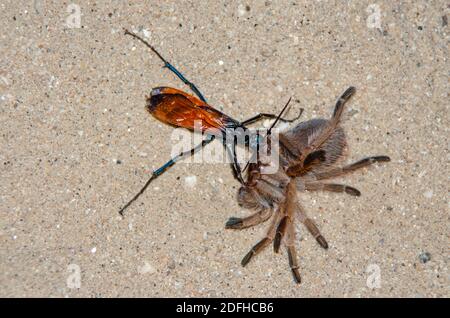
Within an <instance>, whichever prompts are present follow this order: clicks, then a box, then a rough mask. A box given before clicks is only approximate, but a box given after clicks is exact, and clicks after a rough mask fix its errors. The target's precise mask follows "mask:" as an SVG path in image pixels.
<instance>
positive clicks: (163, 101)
mask: <svg viewBox="0 0 450 318" xmlns="http://www.w3.org/2000/svg"><path fill="white" fill-rule="evenodd" d="M147 110H148V111H149V112H150V114H152V115H153V116H154V117H155V118H157V119H158V120H160V121H162V122H164V123H167V124H170V125H173V126H177V127H183V128H187V129H190V130H193V129H194V124H197V125H198V124H200V127H199V128H201V130H202V131H205V130H207V129H208V130H209V132H213V133H220V132H224V131H225V128H227V127H237V126H239V122H237V121H235V120H234V119H232V118H231V117H229V116H227V115H225V114H224V113H222V112H220V111H218V110H217V109H215V108H213V107H211V106H209V105H208V104H207V103H205V102H203V101H201V100H200V99H198V98H197V97H195V96H192V95H189V94H187V93H185V92H183V91H180V90H178V89H175V88H171V87H157V88H154V89H152V92H151V95H150V97H149V98H147Z"/></svg>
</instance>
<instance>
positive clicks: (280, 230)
mask: <svg viewBox="0 0 450 318" xmlns="http://www.w3.org/2000/svg"><path fill="white" fill-rule="evenodd" d="M288 223H291V220H290V218H289V216H287V215H285V216H284V217H283V218H282V219H281V221H280V223H279V224H278V227H277V231H276V234H275V239H274V240H273V250H274V252H275V253H278V251H279V250H280V245H281V240H282V239H283V237H284V235H285V234H286V229H287V227H288V226H289V224H288Z"/></svg>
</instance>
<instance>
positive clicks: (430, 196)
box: [423, 190, 433, 199]
mask: <svg viewBox="0 0 450 318" xmlns="http://www.w3.org/2000/svg"><path fill="white" fill-rule="evenodd" d="M423 195H424V197H425V198H427V199H431V198H432V197H433V191H432V190H428V191H425V192H424V193H423Z"/></svg>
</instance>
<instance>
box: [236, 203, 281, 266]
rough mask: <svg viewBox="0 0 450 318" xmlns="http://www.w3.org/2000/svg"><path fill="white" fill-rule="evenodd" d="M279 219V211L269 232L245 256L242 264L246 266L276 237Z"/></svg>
mask: <svg viewBox="0 0 450 318" xmlns="http://www.w3.org/2000/svg"><path fill="white" fill-rule="evenodd" d="M278 220H279V212H278V211H277V212H276V213H275V217H274V218H273V220H272V223H271V224H270V227H269V229H268V230H267V234H266V237H265V238H263V239H262V240H261V241H259V242H258V243H256V244H255V245H254V246H253V247H252V249H251V250H250V251H249V252H248V253H247V254H246V255H245V256H244V258H243V259H242V261H241V265H242V266H245V265H247V264H248V262H250V260H251V259H252V258H253V257H254V256H255V255H257V254H258V253H260V252H261V251H262V250H263V249H264V248H265V247H267V246H268V245H269V244H270V243H271V242H272V241H273V239H274V237H275V230H276V227H275V226H276V225H277V221H278Z"/></svg>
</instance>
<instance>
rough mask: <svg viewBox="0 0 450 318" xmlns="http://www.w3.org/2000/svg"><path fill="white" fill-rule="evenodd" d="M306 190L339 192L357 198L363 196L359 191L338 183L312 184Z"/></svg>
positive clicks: (308, 184) (306, 185) (307, 185)
mask: <svg viewBox="0 0 450 318" xmlns="http://www.w3.org/2000/svg"><path fill="white" fill-rule="evenodd" d="M305 189H306V190H308V191H320V190H322V191H330V192H338V193H343V192H345V193H347V194H350V195H353V196H356V197H359V196H360V195H361V192H360V191H359V190H358V189H355V188H353V187H350V186H348V185H345V184H336V183H322V182H312V183H306V184H305Z"/></svg>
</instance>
